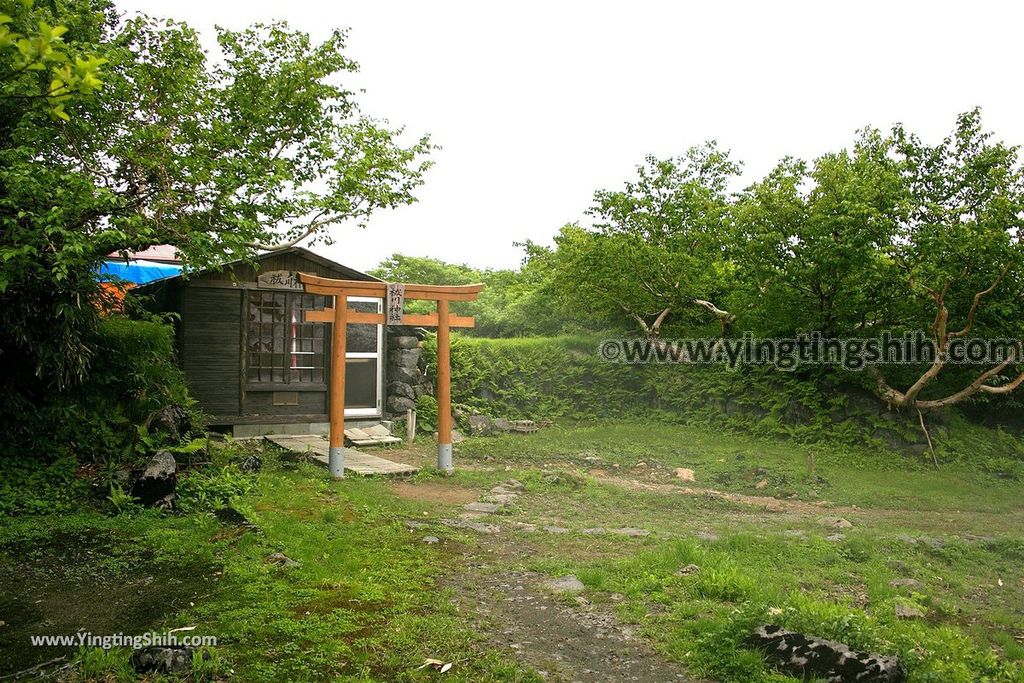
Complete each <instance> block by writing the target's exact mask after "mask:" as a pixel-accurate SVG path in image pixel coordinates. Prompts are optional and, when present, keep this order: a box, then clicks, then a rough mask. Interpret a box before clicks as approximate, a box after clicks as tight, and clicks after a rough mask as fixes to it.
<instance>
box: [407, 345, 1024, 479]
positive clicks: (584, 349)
mask: <svg viewBox="0 0 1024 683" xmlns="http://www.w3.org/2000/svg"><path fill="white" fill-rule="evenodd" d="M600 343H601V339H600V338H598V337H531V338H520V339H483V338H478V337H467V336H464V335H459V334H455V335H453V336H452V345H451V358H452V402H453V404H455V405H456V406H461V407H463V408H465V409H467V410H469V411H470V412H473V411H477V412H481V413H484V414H488V415H491V416H493V417H507V418H511V419H559V418H565V419H570V420H587V419H595V418H638V419H643V420H648V421H650V420H663V421H668V422H675V423H682V424H687V425H692V426H700V427H707V428H710V429H714V430H716V431H722V432H732V433H744V434H752V435H755V436H762V437H768V438H778V437H782V438H787V439H792V440H794V441H797V442H800V443H828V444H833V445H847V446H852V445H868V446H872V447H877V448H879V449H884V448H894V447H895V448H898V449H899V448H902V449H905V450H906V451H907V452H909V450H910V447H911V446H913V445H916V446H917V447H918V448H919V449H923V446H924V438H923V434H922V432H921V431H920V426H919V425H918V420H917V415H916V414H913V415H909V414H908V415H900V414H898V413H895V412H888V413H885V412H884V406H883V405H882V403H881V402H880V401H879V400H878V399H877V398H876V397H874V396H873V395H872V394H871V393H870V392H869V391H868V389H867V387H866V385H865V382H866V381H867V379H866V376H865V375H864V373H849V372H843V373H841V374H840V373H837V372H835V371H833V370H829V369H824V368H811V367H809V368H802V369H800V370H798V371H792V372H783V371H779V370H776V369H775V368H773V367H769V366H742V367H739V368H737V369H735V370H729V369H727V368H726V367H724V366H721V365H679V364H666V363H663V364H657V363H652V364H640V365H631V364H617V363H608V362H605V361H603V360H602V359H601V358H600V357H599V354H598V346H599V344H600ZM423 346H424V353H425V354H426V355H427V357H428V359H429V358H430V356H434V357H435V358H436V353H437V344H436V338H435V337H428V339H427V340H426V341H425V342H424V344H423ZM428 365H429V366H430V367H436V363H434V362H433V360H432V359H431V360H430V362H428ZM421 403H423V405H418V411H419V413H420V420H421V421H422V420H424V419H425V418H424V415H425V414H429V415H433V414H434V413H433V412H429V410H430V408H429V407H428V406H426V405H425V403H424V402H423V401H422V400H421ZM929 419H933V418H929ZM934 419H936V421H938V420H937V418H934ZM434 420H435V418H433V417H429V418H426V422H427V423H428V424H429V426H430V428H431V429H433V426H434V424H435V422H434ZM931 436H932V439H933V441H934V442H935V443H936V444H937V448H938V449H939V459H940V461H942V462H951V461H959V462H971V463H977V464H979V465H981V466H982V467H983V468H984V469H985V470H986V471H989V472H991V473H993V474H998V475H999V476H1001V477H1003V478H1013V479H1024V445H1022V444H1021V442H1020V439H1019V438H1018V437H1017V436H1016V435H1014V434H1010V433H1006V432H997V431H995V430H992V429H989V428H985V427H981V426H978V425H976V424H970V423H968V422H967V421H966V420H965V419H963V417H961V416H960V415H959V414H958V413H956V412H953V413H951V414H950V415H949V416H948V429H947V428H946V427H943V428H942V429H933V430H932V432H931ZM918 462H922V463H923V462H924V461H923V460H918ZM907 464H908V465H909V464H912V462H910V461H908V463H907Z"/></svg>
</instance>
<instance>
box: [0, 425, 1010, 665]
mask: <svg viewBox="0 0 1024 683" xmlns="http://www.w3.org/2000/svg"><path fill="white" fill-rule="evenodd" d="M975 436H977V435H975ZM978 438H980V437H978ZM993 438H994V439H1002V438H1004V437H1003V436H994V437H993ZM239 450H240V448H239V447H238V446H232V447H230V448H229V449H226V450H224V451H221V452H219V453H218V454H217V455H216V457H215V460H216V465H215V466H214V467H212V468H208V470H209V472H210V473H208V474H198V475H193V476H194V477H195V482H193V483H192V484H188V485H186V487H185V488H186V491H187V492H188V494H189V497H188V498H187V500H186V502H187V503H189V501H190V503H189V504H187V505H186V508H187V509H189V510H191V511H190V512H189V513H188V514H179V515H162V514H159V513H155V512H151V511H139V510H134V509H130V510H128V511H127V512H122V513H121V514H113V512H114V511H113V510H111V509H109V506H108V507H107V508H106V509H97V510H82V511H78V512H75V513H71V514H64V515H31V516H19V517H14V518H11V519H8V520H6V521H5V523H4V524H3V526H2V527H0V566H2V568H3V569H4V572H3V574H4V576H5V577H6V578H0V586H2V588H3V590H2V591H0V594H2V595H4V598H3V600H4V602H3V603H0V604H2V607H3V613H4V614H14V615H22V617H23V618H20V619H21V621H18V620H17V619H6V621H7V623H6V625H5V626H4V627H2V628H0V646H3V647H4V649H5V650H7V651H9V652H12V653H16V654H18V657H17V662H18V664H19V666H18V667H14V666H9V667H8V669H6V670H2V671H0V675H3V674H4V673H7V672H8V671H13V670H17V669H19V668H24V667H23V666H20V665H24V666H28V665H29V664H31V663H32V662H31V661H29V658H30V657H31V656H36V657H37V658H38V656H39V655H38V654H37V653H34V652H32V651H28V652H27V653H26V648H25V647H24V645H23V641H24V640H26V639H27V632H26V631H25V629H24V628H21V627H19V623H21V622H24V623H25V624H29V626H26V627H25V628H32V626H31V624H38V623H40V620H41V619H43V620H45V619H44V618H45V617H47V615H46V614H36V615H35V616H33V615H32V614H30V613H31V609H35V610H36V612H40V610H42V611H43V612H45V609H46V604H45V603H44V604H43V605H42V606H41V607H40V606H39V605H36V603H34V602H33V601H34V600H38V599H41V598H42V597H46V596H52V595H53V594H54V592H55V591H56V590H57V587H59V586H64V587H65V588H64V589H63V592H62V593H60V595H61V603H62V604H65V605H71V608H70V609H71V611H72V614H73V616H74V617H75V618H71V617H68V618H67V619H66V621H67V623H66V624H62V625H61V622H59V621H58V622H56V623H57V624H59V625H61V627H63V628H70V626H71V624H72V623H79V624H84V623H87V624H90V628H91V630H93V631H94V632H97V633H98V632H100V631H99V630H98V629H100V628H107V629H112V630H114V631H128V630H129V628H136V629H142V628H156V629H164V628H176V627H185V626H196V627H197V628H196V631H195V633H205V634H210V635H215V636H217V637H218V645H217V646H216V647H214V648H210V649H209V652H208V657H207V658H205V659H203V661H201V662H200V663H199V664H197V665H196V668H197V671H196V672H195V678H196V679H197V680H244V681H276V680H380V681H402V680H435V679H436V678H438V676H440V675H442V674H439V673H438V672H436V671H435V670H434V669H433V668H432V667H429V666H428V667H426V668H423V669H420V668H418V667H420V666H421V665H422V664H423V663H424V662H425V660H427V658H431V659H437V660H440V661H442V662H446V663H451V664H452V667H451V668H450V670H449V671H447V672H446V673H444V674H443V677H444V678H446V679H451V680H466V681H480V680H494V681H532V680H542V676H543V677H546V678H547V680H559V678H560V677H564V678H569V679H571V678H576V679H582V680H587V679H588V674H586V673H585V669H581V668H580V667H581V666H584V665H585V664H586V662H585V661H584V660H586V658H587V656H588V655H586V654H585V653H587V652H591V651H596V650H595V649H597V648H598V646H600V647H599V649H600V650H601V651H616V648H619V649H622V650H623V651H625V650H626V649H629V651H630V652H632V653H633V654H631V655H630V659H628V661H625V663H623V661H618V662H616V663H615V666H620V667H628V666H637V667H640V666H649V667H650V669H649V670H650V671H668V670H670V667H672V666H677V665H682V666H683V667H685V671H686V672H687V673H686V674H685V676H686V679H687V680H698V679H699V680H719V681H786V680H792V679H789V678H786V677H784V676H782V675H781V674H779V673H777V672H774V671H772V670H771V669H769V668H767V667H766V666H765V665H764V663H763V661H762V658H761V656H760V655H759V654H758V653H757V652H755V651H753V650H751V649H749V648H747V647H746V646H745V645H744V643H743V641H744V639H745V637H746V636H747V634H748V633H749V632H750V630H751V629H752V628H753V627H754V626H756V625H757V624H760V623H765V622H771V623H778V624H781V625H783V626H785V627H788V628H791V629H795V630H800V631H804V632H808V633H812V634H815V635H818V636H822V637H827V638H831V639H835V640H840V641H843V642H846V643H848V644H850V645H852V646H855V647H858V648H863V649H868V650H872V651H876V652H882V653H885V654H898V655H899V656H900V657H901V658H902V659H903V660H904V662H905V663H906V664H907V667H908V668H909V670H910V673H911V680H912V681H943V682H946V681H948V682H953V683H955V682H957V681H964V682H967V681H1024V642H1022V641H1024V532H1022V528H1024V526H1022V523H1024V498H1022V495H1021V494H1022V492H1024V487H1022V484H1021V482H1019V481H1015V480H1012V479H1008V478H1006V477H1005V474H1003V473H1000V472H988V471H985V468H983V467H979V466H976V465H973V464H971V463H968V462H964V463H960V464H948V465H943V466H942V467H941V468H940V469H939V470H938V471H936V470H934V469H932V468H930V467H926V466H925V465H923V464H922V463H920V462H917V461H911V460H908V459H907V458H906V457H905V456H901V455H894V454H892V453H888V452H883V451H878V452H873V451H868V450H852V449H851V450H836V449H827V448H821V449H820V451H819V450H817V449H815V450H814V452H813V456H814V458H813V459H814V469H813V471H810V470H809V467H808V452H807V451H808V449H807V448H806V447H801V446H796V445H794V444H790V443H786V442H779V441H771V442H766V441H758V440H753V439H744V438H741V437H736V436H733V435H724V434H715V433H709V432H708V431H706V430H698V429H691V428H684V427H678V426H666V425H638V424H635V423H628V424H627V423H600V424H589V425H586V426H562V427H553V428H550V429H545V430H542V431H541V432H540V433H538V434H535V435H531V436H503V437H494V438H478V439H470V440H468V441H466V442H464V443H463V444H461V445H460V446H459V447H457V451H456V459H455V461H456V467H457V472H456V473H455V475H454V476H450V477H448V476H443V475H441V474H440V473H438V472H436V471H434V470H432V469H431V468H430V467H429V463H430V461H431V459H432V458H431V446H430V444H429V442H424V443H423V444H418V445H417V447H416V449H414V450H411V451H408V450H395V451H391V452H390V453H389V457H393V458H394V459H397V460H403V461H406V462H413V463H414V464H421V465H426V467H424V470H423V471H422V472H421V473H420V474H418V475H416V476H415V477H413V478H412V479H410V480H407V481H401V482H396V481H388V480H373V479H360V478H349V479H346V480H345V481H343V482H334V481H331V480H330V479H329V477H328V476H327V474H326V472H325V471H324V470H323V469H320V468H318V467H315V466H314V465H310V464H306V463H292V462H287V461H284V460H283V459H282V458H281V457H280V454H279V453H276V452H272V451H266V450H265V451H263V453H262V455H263V458H264V462H265V467H264V471H263V472H262V473H261V474H259V475H255V476H251V477H242V476H239V475H237V474H235V473H233V471H232V470H231V468H230V466H227V469H224V470H221V469H219V468H220V467H221V466H222V465H224V464H225V463H226V462H227V461H228V460H229V459H230V458H231V457H232V456H234V455H237V454H238V451H239ZM676 468H687V469H690V470H693V472H694V479H695V480H694V481H684V480H683V479H680V478H679V477H677V476H676V472H675V470H676ZM510 478H515V479H517V480H518V481H520V482H522V484H523V485H524V487H525V489H524V491H523V492H522V493H521V494H520V495H519V497H518V498H517V499H516V500H515V501H514V503H512V504H510V505H509V506H508V507H507V508H505V509H503V510H502V511H500V512H499V513H497V514H484V515H479V516H475V517H474V518H472V519H471V520H469V521H472V522H474V523H478V524H489V525H493V526H494V527H500V531H497V532H496V533H478V532H476V531H474V530H472V529H466V528H453V527H452V526H450V525H449V524H446V523H445V522H444V520H453V519H454V520H459V519H460V517H459V515H460V514H464V512H463V509H462V506H463V505H464V504H465V503H467V502H470V501H475V500H477V499H479V498H481V497H482V496H484V495H486V494H487V492H488V490H489V489H490V488H492V487H494V486H496V485H498V484H500V483H501V482H504V481H507V480H508V479H510ZM226 500H230V501H231V503H232V505H233V506H234V507H236V508H237V509H238V510H239V511H241V512H242V513H243V514H244V515H245V516H246V517H247V518H248V519H249V520H250V521H251V522H252V523H253V524H254V525H255V527H256V528H257V529H258V531H254V530H246V529H244V528H235V527H231V526H229V525H225V524H223V523H222V522H220V521H218V520H217V519H216V518H215V517H214V516H213V515H211V514H210V513H209V512H208V509H209V508H211V507H216V506H217V505H219V504H221V503H222V502H224V501H226ZM836 518H841V519H843V520H845V521H846V522H849V524H851V525H852V526H847V525H846V524H840V525H839V526H841V527H843V528H837V527H836V526H835V519H836ZM546 527H547V528H550V530H545V528H546ZM620 527H627V528H632V529H637V530H641V531H638V532H635V533H636V534H637V535H636V536H627V535H622V534H617V533H611V530H614V529H618V528H620ZM602 529H603V530H605V531H604V532H602V531H600V530H602ZM491 530H494V529H493V528H492V529H491ZM426 536H432V537H436V538H437V542H436V543H425V542H424V541H423V539H424V537H426ZM274 552H281V553H284V554H285V555H286V556H287V557H289V558H291V559H293V560H295V561H297V562H299V563H300V565H299V566H292V567H279V566H276V565H274V564H272V563H269V562H268V561H267V559H266V558H267V557H268V555H270V554H271V553H274ZM176 569H177V570H178V571H175V570H176ZM565 574H575V575H576V576H577V577H578V578H579V579H580V580H581V581H582V583H583V584H584V586H585V589H584V590H583V592H582V593H580V594H578V595H568V596H552V595H550V594H549V593H548V592H547V591H546V590H545V589H544V588H543V585H544V582H545V581H546V580H548V579H550V578H553V577H558V576H562V575H565ZM139 576H143V577H149V578H150V579H152V580H151V581H150V582H149V583H147V584H146V585H147V586H150V587H151V588H150V589H148V590H149V593H147V595H148V596H149V597H148V599H147V600H146V601H145V604H129V603H127V602H125V601H124V600H122V601H121V602H118V600H117V599H114V598H111V599H110V600H107V601H99V604H98V606H97V601H96V600H95V599H94V598H95V595H96V591H99V594H100V595H103V594H104V591H107V590H110V589H111V587H112V586H124V585H132V581H135V580H136V579H137V577H139ZM154 577H155V579H154ZM174 580H177V581H178V583H176V584H175V583H172V581H174ZM911 580H912V581H911ZM5 582H6V583H7V585H3V584H4V583H5ZM893 582H896V584H895V585H894V584H893ZM154 584H155V585H156V586H157V587H160V588H161V590H156V589H153V588H152V586H153V585H154ZM68 585H70V586H71V588H70V589H68V588H67V586H68ZM76 591H78V592H76ZM81 591H84V592H81ZM12 596H17V597H12ZM522 596H526V597H525V598H524V597H522ZM115 597H116V596H115ZM154 601H157V602H159V604H160V605H162V608H161V609H152V608H150V607H147V606H151V605H152V603H153V602H154ZM33 605H35V607H32V606H33ZM75 605H78V607H77V608H76V607H75ZM89 605H93V606H92V607H89ZM30 607H31V609H30ZM527 608H530V609H534V611H533V612H531V611H529V609H527ZM53 609H54V611H58V608H57V607H54V608H53ZM68 609H69V608H67V607H66V608H65V609H64V610H63V611H64V612H67V611H68ZM76 610H77V611H76ZM537 610H542V611H537ZM898 611H901V612H907V611H910V612H912V613H916V614H918V615H919V616H916V617H910V618H901V617H899V616H897V612H898ZM538 614H539V615H542V618H535V617H536V615H538ZM50 617H51V618H50V623H51V624H53V623H54V622H53V618H52V615H50ZM119 620H120V621H119ZM93 625H95V626H93ZM54 628H56V627H54ZM573 629H576V630H578V631H579V636H578V637H575V641H574V642H576V641H581V640H583V641H585V640H587V639H592V640H593V643H591V644H592V645H593V646H594V648H595V649H591V650H587V649H586V647H584V646H587V645H588V644H587V643H586V642H584V643H583V644H582V645H581V646H580V648H582V649H580V648H577V649H576V650H574V649H573V647H575V646H573V645H571V644H570V645H565V646H563V644H560V643H559V641H561V640H567V637H566V635H565V634H567V633H569V632H570V631H572V632H575V631H573ZM71 630H72V631H73V630H74V629H71ZM578 644H579V643H577V645H578ZM127 660H128V651H127V650H123V649H120V650H119V649H115V650H112V651H110V652H106V653H105V652H103V651H102V650H97V649H83V650H81V651H78V652H76V653H74V655H73V657H72V658H71V659H69V660H68V663H74V666H73V667H71V668H69V669H65V670H64V671H63V672H62V673H61V675H63V676H65V677H70V678H71V679H72V680H75V679H77V680H133V676H132V674H131V672H130V669H129V667H128V664H127ZM605 664H606V665H608V666H611V664H608V663H607V662H606V663H605ZM658 667H662V668H658ZM665 667H669V668H665ZM637 670H640V669H637ZM600 671H601V669H600V668H598V669H597V670H596V672H594V671H591V673H590V674H589V676H590V679H591V680H603V679H604V678H606V677H607V676H602V675H601V674H600V673H598V672H600ZM581 672H583V673H581ZM650 676H651V677H648V678H647V680H664V679H665V674H660V675H655V674H650ZM641 679H643V676H641Z"/></svg>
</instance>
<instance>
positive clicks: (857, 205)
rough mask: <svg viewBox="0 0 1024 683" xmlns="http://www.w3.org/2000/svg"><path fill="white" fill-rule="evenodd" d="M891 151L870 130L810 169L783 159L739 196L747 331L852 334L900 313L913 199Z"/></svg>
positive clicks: (741, 309) (739, 253)
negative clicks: (899, 239)
mask: <svg viewBox="0 0 1024 683" xmlns="http://www.w3.org/2000/svg"><path fill="white" fill-rule="evenodd" d="M889 150H890V141H889V140H887V139H886V138H884V137H883V136H882V135H881V134H880V133H879V132H878V131H876V130H870V129H869V130H866V131H864V132H862V134H861V136H860V138H859V139H858V140H857V142H856V144H855V145H854V146H853V148H852V149H851V150H843V151H841V152H836V153H831V154H826V155H824V156H822V157H821V158H819V159H817V160H816V161H815V162H814V163H813V165H811V166H808V164H806V163H805V162H802V161H799V160H794V159H784V160H783V161H782V162H781V163H780V164H779V165H778V166H777V167H776V168H775V169H774V170H773V171H772V172H771V173H769V174H768V176H767V177H765V178H764V179H763V180H761V181H759V182H758V183H755V184H754V185H753V186H752V187H750V188H749V189H747V190H746V192H744V193H743V194H742V195H741V196H740V197H739V198H738V200H737V202H736V210H735V215H736V220H737V225H738V228H739V239H738V241H737V250H736V252H735V258H736V261H737V262H738V263H739V264H741V267H740V273H739V274H740V280H739V281H740V282H741V283H742V286H741V287H740V288H739V292H738V295H737V298H738V299H739V301H738V302H737V304H736V310H737V312H738V313H740V312H742V314H743V317H744V320H743V324H744V326H745V327H747V328H748V329H750V328H752V329H753V330H755V331H757V332H759V333H761V334H766V335H793V334H797V333H808V332H812V331H817V332H820V333H821V334H822V335H823V336H826V337H836V336H840V335H845V336H850V335H854V334H857V333H858V332H863V331H864V330H865V329H867V328H870V327H876V326H878V325H879V324H884V322H885V321H887V320H891V318H892V316H893V315H897V314H898V311H897V310H896V309H897V308H898V307H897V306H896V302H897V298H898V297H897V294H896V292H895V289H896V288H895V287H894V283H893V282H892V275H893V272H892V263H891V259H890V257H889V252H890V251H891V246H892V244H893V241H894V239H895V235H896V231H897V229H898V226H899V224H900V223H901V221H902V220H903V212H904V209H905V206H906V201H907V196H906V192H905V190H904V186H903V183H902V178H901V177H900V175H899V171H898V168H897V164H896V162H895V161H893V160H892V159H890V158H889Z"/></svg>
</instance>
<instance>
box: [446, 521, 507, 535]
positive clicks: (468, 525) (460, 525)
mask: <svg viewBox="0 0 1024 683" xmlns="http://www.w3.org/2000/svg"><path fill="white" fill-rule="evenodd" d="M441 524H444V525H445V526H450V527H451V528H453V529H468V530H469V531H476V532H478V533H481V534H496V533H498V532H499V531H501V527H500V526H498V525H497V524H485V523H483V522H474V521H473V520H471V519H442V520H441Z"/></svg>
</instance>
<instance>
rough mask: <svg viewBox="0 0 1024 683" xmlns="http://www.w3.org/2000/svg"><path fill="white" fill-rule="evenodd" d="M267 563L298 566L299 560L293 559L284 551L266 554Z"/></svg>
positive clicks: (299, 564) (280, 565) (279, 565)
mask: <svg viewBox="0 0 1024 683" xmlns="http://www.w3.org/2000/svg"><path fill="white" fill-rule="evenodd" d="M266 559H267V563H269V564H273V565H276V566H278V567H300V566H302V565H301V563H300V562H298V561H296V560H293V559H292V558H290V557H288V556H287V555H285V554H284V553H270V554H269V555H267V558H266Z"/></svg>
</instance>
